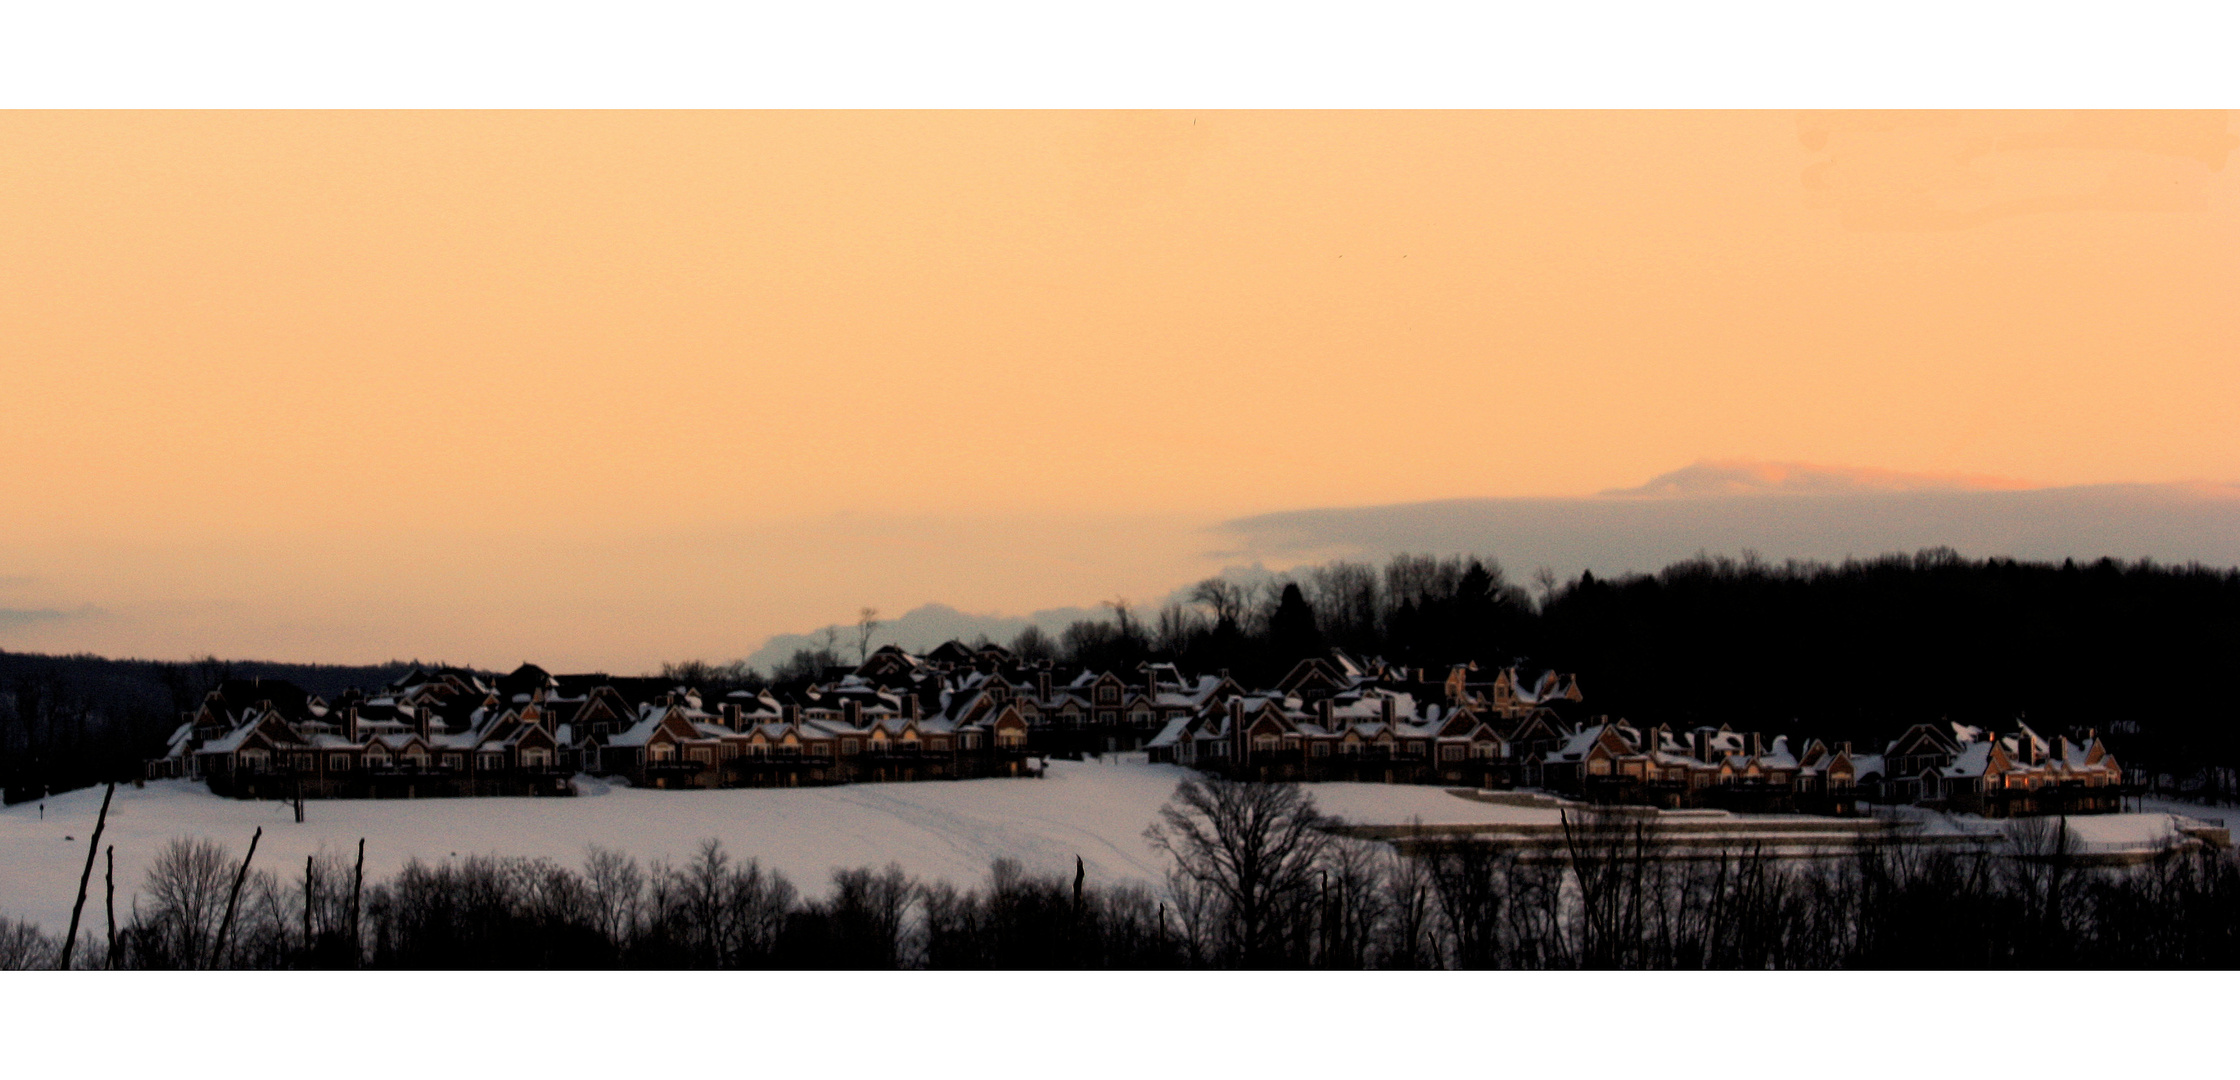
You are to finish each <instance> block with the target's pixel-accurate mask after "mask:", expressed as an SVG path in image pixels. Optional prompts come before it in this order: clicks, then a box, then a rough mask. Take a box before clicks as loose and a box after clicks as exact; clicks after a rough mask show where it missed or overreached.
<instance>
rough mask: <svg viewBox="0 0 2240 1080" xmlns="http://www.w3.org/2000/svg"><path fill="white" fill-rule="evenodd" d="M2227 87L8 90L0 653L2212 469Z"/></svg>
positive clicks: (2228, 409)
mask: <svg viewBox="0 0 2240 1080" xmlns="http://www.w3.org/2000/svg"><path fill="white" fill-rule="evenodd" d="M2233 130H2234V128H2233V125H2232V124H2231V122H2230V117H2229V116H2228V114H2226V113H2223V112H2205V113H2067V112H2055V113H2029V114H2009V113H1989V114H1976V113H1895V114H1851V113H1829V114H1821V113H1804V114H1799V113H1788V112H1736V113H1727V112H1714V113H1695V112H1644V113H1574V112H1562V113H1510V112H1431V113H1413V112H1410V113H1380V112H1362V113H1318V112H1283V113H1234V112H1203V113H1187V112H1174V113H1141V114H1139V113H1073V112H1024V113H1022V112H982V113H961V114H959V113H917V112H907V113H728V112H715V113H699V112H694V113H381V112H372V113H321V112H289V113H217V114H203V113H174V112H164V113H0V409H4V413H0V415H4V417H5V419H4V422H0V507H4V509H0V648H5V649H10V650H30V651H69V650H80V649H83V650H90V651H96V652H101V653H106V654H111V655H142V656H157V657H167V658H168V657H183V656H187V655H190V654H201V653H205V652H215V653H218V654H221V655H231V656H238V657H258V658H269V659H285V660H303V661H310V660H319V661H338V662H339V661H351V662H358V661H375V660H384V659H389V658H391V657H413V656H417V657H422V658H427V659H436V658H439V657H440V658H445V659H449V660H452V661H455V662H461V663H473V664H481V665H494V666H511V665H512V664H513V663H516V662H518V661H520V660H523V659H530V660H536V661H538V662H540V663H544V664H546V665H547V666H550V667H555V668H582V667H594V666H599V667H605V668H608V669H610V670H615V671H628V670H639V669H643V668H646V667H649V666H651V665H653V664H656V663H658V662H659V661H661V660H663V659H678V658H685V657H705V658H710V659H725V658H729V657H734V656H743V655H746V654H748V653H750V652H752V651H753V650H754V649H755V648H756V647H757V646H759V645H760V644H761V643H762V642H763V640H764V639H766V638H767V637H769V636H770V635H772V634H777V633H788V632H799V631H804V630H807V629H810V628H812V627H815V626H819V625H823V624H825V623H828V622H833V621H844V620H847V619H850V618H852V617H853V616H854V613H855V611H856V609H857V608H858V607H861V606H864V605H874V606H877V607H879V608H880V609H882V610H883V611H886V612H889V613H890V614H899V613H900V612H902V611H903V610H905V609H908V608H911V607H915V606H917V605H919V604H922V603H926V602H934V601H938V602H942V603H947V604H952V605H955V606H957V607H959V608H962V609H965V610H967V611H975V612H981V611H985V612H1003V613H1015V614H1023V613H1025V612H1028V611H1031V610H1034V609H1038V608H1047V607H1056V606H1061V605H1070V604H1079V605H1091V604H1094V603H1095V602H1096V601H1098V600H1102V599H1110V598H1113V597H1122V596H1124V597H1132V598H1135V599H1137V600H1138V601H1139V602H1146V601H1156V600H1157V599H1158V598H1160V597H1162V596H1164V595H1165V594H1166V593H1167V592H1169V591H1170V590H1172V589H1174V588H1175V587H1176V586H1178V585H1181V584H1184V583H1186V582H1188V581H1189V580H1192V579H1194V578H1195V577H1200V576H1204V575H1205V574H1208V573H1212V572H1214V571H1216V570H1219V569H1220V568H1222V567H1223V566H1225V565H1231V564H1239V563H1248V562H1251V561H1254V560H1255V559H1261V560H1263V561H1266V562H1267V564H1268V565H1269V566H1271V567H1274V566H1279V565H1280V564H1281V563H1282V562H1283V561H1284V560H1283V559H1282V558H1278V557H1277V556H1276V555H1275V554H1274V553H1270V552H1257V551H1255V550H1253V549H1252V547H1251V545H1250V544H1249V543H1248V542H1245V541H1240V540H1239V539H1238V538H1237V537H1236V536H1235V535H1234V534H1233V533H1231V532H1225V531H1224V530H1223V528H1222V523H1224V522H1232V521H1235V520H1237V519H1240V518H1245V517H1249V516H1253V515H1264V514H1271V513H1276V512H1282V511H1291V510H1302V509H1310V508H1317V507H1353V506H1370V505H1378V504H1391V503H1406V502H1416V501H1425V500H1444V499H1460V498H1481V497H1485V498H1523V497H1532V498H1541V499H1580V500H1592V499H1596V498H1608V497H1610V496H1598V495H1597V493H1598V492H1604V491H1609V490H1612V489H1632V488H1639V487H1641V486H1642V485H1645V484H1647V483H1648V482H1649V481H1650V480H1651V478H1653V477H1658V476H1660V475H1662V474H1667V473H1670V472H1672V471H1673V470H1675V469H1679V468H1681V467H1683V466H1687V465H1689V464H1691V463H1694V462H1702V461H1713V462H1745V463H1767V462H1776V463H1801V464H1802V465H1805V466H1812V467H1826V468H1831V469H1839V470H1840V469H1864V470H1880V472H1869V473H1843V474H1841V475H1848V476H1865V477H1868V478H1869V482H1879V481H1874V480H1873V478H1874V477H1887V476H1897V477H1914V478H1917V479H1918V478H1920V477H1928V478H1929V479H1927V480H1921V481H1920V482H1922V483H1930V484H1933V485H1942V486H1947V487H1951V488H1956V489H1962V490H1972V489H1987V490H1988V489H2011V488H2018V487H2030V488H2037V487H2067V486H2077V485H2103V484H2119V483H2129V484H2178V483H2189V484H2195V483H2207V484H2229V483H2230V482H2231V481H2235V480H2240V437H2235V432H2236V431H2240V193H2236V189H2235V180H2234V173H2235V170H2233V169H2232V168H2230V167H2229V158H2230V155H2231V152H2232V150H2233V148H2234V147H2235V146H2240V139H2236V138H2235V136H2234V135H2233ZM1752 467H1756V466H1752ZM1909 482H1911V481H1909ZM2217 490H2222V491H2226V492H2229V491H2230V490H2231V489H2229V488H2220V489H2217ZM1651 494H1655V493H1653V492H1652V493H1651ZM1644 497H1646V496H1644ZM1676 497H1677V496H1676ZM1800 497H1801V496H1800ZM2205 497H2207V496H2205ZM2220 497H2221V496H2220ZM1777 539H1778V538H1776V540H1777ZM1501 546H1502V545H1501V543H1500V537H1488V538H1487V541H1486V542H1485V543H1484V544H1483V545H1481V546H1480V549H1481V550H1484V551H1485V552H1487V553H1488V554H1492V555H1496V556H1499V555H1500V554H1501V553H1502V552H1501ZM1338 553H1342V552H1338ZM1769 553H1771V554H1776V555H1778V554H1781V552H1780V551H1779V550H1778V545H1777V543H1774V542H1772V541H1769ZM2102 553H2103V552H2100V551H2089V552H2087V551H2079V552H2077V554H2080V555H2083V554H2091V555H2098V554H2102ZM1325 554H1327V553H1325ZM2115 554H2136V552H2115ZM1293 561H1296V560H1295V559H1294V560H1293ZM1525 569H1529V567H1521V568H1520V567H1512V571H1513V572H1519V571H1521V570H1525Z"/></svg>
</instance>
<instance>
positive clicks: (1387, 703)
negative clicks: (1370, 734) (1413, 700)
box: [1379, 694, 1400, 724]
mask: <svg viewBox="0 0 2240 1080" xmlns="http://www.w3.org/2000/svg"><path fill="white" fill-rule="evenodd" d="M1379 707H1380V708H1382V709H1383V710H1384V722H1385V723H1387V724H1390V723H1392V722H1393V717H1394V715H1395V714H1396V712H1397V710H1398V709H1399V707H1400V706H1399V701H1398V700H1397V699H1395V698H1394V697H1393V696H1392V695H1391V694H1386V695H1385V696H1384V698H1383V699H1382V703H1381V704H1380V706H1379Z"/></svg>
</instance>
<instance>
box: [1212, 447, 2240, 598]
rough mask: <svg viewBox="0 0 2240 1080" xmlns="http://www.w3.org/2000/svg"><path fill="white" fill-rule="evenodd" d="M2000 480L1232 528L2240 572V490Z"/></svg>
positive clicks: (1610, 561)
mask: <svg viewBox="0 0 2240 1080" xmlns="http://www.w3.org/2000/svg"><path fill="white" fill-rule="evenodd" d="M2012 484H2013V482H2012V481H2006V480H2001V479H1998V478H1985V477H1958V476H1920V475H1913V474H1904V473H1896V472H1886V471H1880V470H1871V469H1845V468H1830V467H1822V466H1810V465H1794V464H1768V463H1752V462H1719V463H1712V462H1707V463H1700V464H1697V465H1692V466H1689V467H1688V468H1685V469H1680V470H1676V471H1674V472H1671V473H1666V474H1664V475H1663V476H1660V477H1657V478H1656V479H1654V480H1651V481H1649V482H1648V483H1646V484H1643V485H1642V486H1640V487H1638V488H1625V489H1619V490H1616V491H1610V492H1604V493H1602V494H1600V495H1596V496H1591V497H1586V498H1571V499H1455V500H1447V501H1441V502H1424V503H1405V504H1399V505H1391V506H1369V507H1347V508H1329V509H1314V510H1294V511H1285V512H1282V513H1274V514H1262V515H1258V516H1255V517H1249V518H1242V519H1239V520H1236V521H1231V522H1229V523H1227V526H1226V528H1227V530H1228V531H1229V532H1231V533H1233V534H1234V535H1236V536H1238V537H1239V538H1240V539H1241V541H1242V543H1241V545H1240V546H1241V547H1242V549H1243V550H1244V551H1246V552H1248V553H1250V554H1251V555H1253V556H1256V557H1261V558H1266V559H1269V560H1271V561H1282V560H1290V561H1300V560H1313V559H1325V558H1332V557H1338V556H1349V557H1358V558H1382V557H1384V556H1386V555H1390V554H1393V553H1396V552H1403V551H1436V552H1476V553H1480V554H1485V555H1490V556H1493V557H1495V558H1498V559H1500V560H1502V562H1503V563H1505V564H1506V565H1508V566H1509V567H1510V568H1512V569H1520V570H1521V569H1529V568H1532V567H1537V566H1547V567H1550V568H1552V569H1554V570H1556V571H1558V572H1560V573H1564V574H1567V575H1568V574H1572V573H1576V572H1578V571H1580V570H1584V569H1591V570H1594V571H1595V572H1597V573H1606V572H1620V571H1627V570H1653V569H1655V568H1657V567H1660V566H1663V565H1665V564H1667V563H1670V562H1673V561H1675V560H1678V559H1684V558H1687V557H1689V556H1691V555H1693V554H1695V553H1697V552H1699V551H1709V552H1713V553H1720V552H1724V553H1728V554H1737V553H1740V552H1742V551H1745V550H1748V551H1755V552H1758V553H1760V554H1761V555H1763V556H1765V557H1768V558H1772V559H1777V560H1778V559H1788V558H1797V559H1825V560H1836V559H1843V558H1847V557H1854V556H1857V557H1871V556H1875V555H1879V554H1883V553H1886V552H1893V551H1902V552H1911V551H1915V550H1918V549H1920V548H1924V547H1935V546H1948V547H1952V548H1955V549H1957V550H1959V551H1960V552H1962V553H1963V554H1967V555H1972V556H1978V557H1981V556H1990V555H2003V556H2012V557H2016V558H2038V559H2062V558H2069V557H2075V558H2080V559H2085V558H2097V557H2100V556H2103V555H2106V556H2114V557H2117V558H2127V559H2128V558H2140V557H2151V558H2155V559H2158V560H2163V561H2168V562H2180V563H2183V562H2195V561H2198V562H2202V563H2208V564H2211V565H2218V566H2240V485H2233V484H2109V485H2098V486H2089V487H2061V488H2020V487H2015V486H2010V485H2012Z"/></svg>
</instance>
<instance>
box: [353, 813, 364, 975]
mask: <svg viewBox="0 0 2240 1080" xmlns="http://www.w3.org/2000/svg"><path fill="white" fill-rule="evenodd" d="M365 884H366V838H365V837H363V836H361V837H359V838H358V868H357V869H356V870H353V871H351V873H350V966H351V967H357V966H358V965H359V963H360V962H361V961H363V959H364V957H365V951H364V946H363V945H362V944H360V942H359V938H358V895H359V893H360V892H361V891H362V890H364V888H365Z"/></svg>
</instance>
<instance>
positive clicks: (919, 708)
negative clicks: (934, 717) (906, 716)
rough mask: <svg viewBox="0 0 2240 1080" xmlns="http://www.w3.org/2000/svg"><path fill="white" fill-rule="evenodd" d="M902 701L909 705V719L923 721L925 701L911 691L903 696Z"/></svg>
mask: <svg viewBox="0 0 2240 1080" xmlns="http://www.w3.org/2000/svg"><path fill="white" fill-rule="evenodd" d="M903 700H904V701H905V702H907V703H908V704H909V707H910V719H912V720H923V719H925V718H926V706H925V699H924V698H921V697H919V696H918V692H917V691H915V690H912V691H911V692H909V693H907V694H904V695H903Z"/></svg>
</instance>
